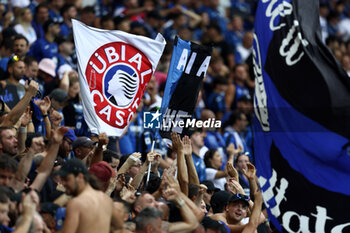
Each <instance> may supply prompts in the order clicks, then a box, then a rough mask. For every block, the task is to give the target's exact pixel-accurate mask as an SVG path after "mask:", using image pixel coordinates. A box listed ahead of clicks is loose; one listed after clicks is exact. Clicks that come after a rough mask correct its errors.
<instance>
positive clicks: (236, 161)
mask: <svg viewBox="0 0 350 233" xmlns="http://www.w3.org/2000/svg"><path fill="white" fill-rule="evenodd" d="M243 155H245V156H247V157H248V159H249V161H250V158H249V155H248V154H246V153H239V154H238V155H237V157H236V159H235V164H237V163H238V159H239V158H240V157H242V156H243Z"/></svg>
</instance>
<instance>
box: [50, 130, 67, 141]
mask: <svg viewBox="0 0 350 233" xmlns="http://www.w3.org/2000/svg"><path fill="white" fill-rule="evenodd" d="M51 132H52V133H51V135H52V136H51V141H52V143H58V144H60V143H61V142H62V140H63V137H64V135H65V134H66V133H67V132H68V128H66V127H59V128H58V129H56V130H52V131H51Z"/></svg>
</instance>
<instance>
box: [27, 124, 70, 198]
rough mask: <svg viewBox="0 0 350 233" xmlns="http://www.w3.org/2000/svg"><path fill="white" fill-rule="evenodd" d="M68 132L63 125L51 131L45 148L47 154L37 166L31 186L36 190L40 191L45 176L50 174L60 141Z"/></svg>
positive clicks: (45, 178)
mask: <svg viewBox="0 0 350 233" xmlns="http://www.w3.org/2000/svg"><path fill="white" fill-rule="evenodd" d="M67 132H68V129H67V128H65V127H60V128H58V129H57V130H55V131H52V137H51V145H50V147H49V148H48V150H47V155H46V156H45V158H44V160H43V161H42V162H41V164H40V167H39V168H38V175H37V176H36V178H35V180H34V182H33V184H32V185H31V187H32V188H33V189H36V190H38V191H41V189H42V187H43V186H44V184H45V182H46V180H47V178H48V177H49V176H50V174H51V171H52V168H53V166H54V163H55V160H56V157H57V153H58V148H59V146H60V143H61V142H62V139H63V136H64V134H65V133H67Z"/></svg>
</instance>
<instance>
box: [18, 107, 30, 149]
mask: <svg viewBox="0 0 350 233" xmlns="http://www.w3.org/2000/svg"><path fill="white" fill-rule="evenodd" d="M31 120H32V112H31V111H30V108H29V107H27V109H26V111H25V112H24V113H23V114H22V116H21V118H20V119H19V121H20V122H21V124H20V127H19V128H18V136H17V139H18V153H22V152H24V151H25V149H26V146H25V142H26V139H27V125H28V124H29V123H30V121H31Z"/></svg>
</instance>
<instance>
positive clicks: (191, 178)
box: [182, 136, 199, 185]
mask: <svg viewBox="0 0 350 233" xmlns="http://www.w3.org/2000/svg"><path fill="white" fill-rule="evenodd" d="M182 143H183V147H184V154H185V158H186V165H187V170H188V183H189V184H196V185H199V178H198V174H197V171H196V167H195V166H194V163H193V159H192V146H191V140H190V139H189V137H188V136H185V137H183V138H182Z"/></svg>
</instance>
